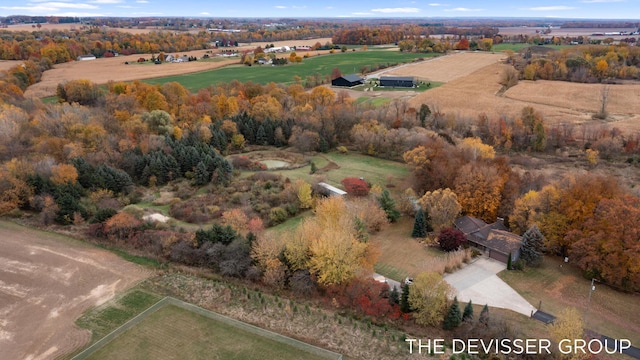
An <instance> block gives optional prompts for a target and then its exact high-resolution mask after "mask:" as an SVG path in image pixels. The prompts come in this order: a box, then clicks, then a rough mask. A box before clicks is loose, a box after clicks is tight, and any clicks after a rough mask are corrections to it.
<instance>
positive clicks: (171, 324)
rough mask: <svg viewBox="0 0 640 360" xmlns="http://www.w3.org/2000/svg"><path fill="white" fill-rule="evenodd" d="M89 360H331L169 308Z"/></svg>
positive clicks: (94, 354)
mask: <svg viewBox="0 0 640 360" xmlns="http://www.w3.org/2000/svg"><path fill="white" fill-rule="evenodd" d="M89 359H94V360H101V359H135V360H144V359H153V360H155V359H220V360H234V359H238V360H252V359H283V360H289V359H292V360H293V359H300V360H302V359H309V360H316V359H317V360H321V359H327V358H326V357H322V356H320V355H317V354H312V353H308V352H305V351H303V350H301V349H297V348H295V347H293V346H291V345H288V344H285V343H282V342H278V341H275V340H272V339H268V338H265V337H261V336H258V335H256V334H253V333H250V332H248V331H245V330H243V329H240V328H237V327H235V326H232V325H229V324H226V323H224V322H221V321H217V320H214V319H211V318H208V317H206V316H203V315H199V314H196V313H194V312H192V311H189V310H186V309H183V308H181V307H178V306H175V305H167V306H164V307H162V308H161V309H159V310H157V311H156V312H154V313H152V314H151V315H149V316H148V317H147V318H146V319H144V320H143V321H142V322H140V323H139V324H137V325H136V326H135V327H133V328H131V329H129V330H127V331H125V332H124V333H122V334H120V336H118V337H117V338H115V339H114V340H112V341H111V342H109V343H108V344H106V345H105V346H104V347H102V348H101V349H100V350H98V351H96V352H95V353H93V354H92V355H91V356H90V357H89Z"/></svg>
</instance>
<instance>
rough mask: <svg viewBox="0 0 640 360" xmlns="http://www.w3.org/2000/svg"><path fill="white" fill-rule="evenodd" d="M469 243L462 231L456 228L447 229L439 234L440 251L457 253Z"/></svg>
mask: <svg viewBox="0 0 640 360" xmlns="http://www.w3.org/2000/svg"><path fill="white" fill-rule="evenodd" d="M466 242H467V238H466V237H465V236H464V234H463V233H462V231H460V230H458V229H454V228H445V229H442V230H440V233H439V234H438V244H439V245H440V249H442V250H443V251H446V252H450V251H455V250H458V249H459V248H460V246H462V245H464V244H465V243H466Z"/></svg>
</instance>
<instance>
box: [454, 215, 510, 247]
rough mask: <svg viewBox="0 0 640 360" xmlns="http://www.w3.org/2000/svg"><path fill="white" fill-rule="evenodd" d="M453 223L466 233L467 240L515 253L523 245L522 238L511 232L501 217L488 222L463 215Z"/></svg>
mask: <svg viewBox="0 0 640 360" xmlns="http://www.w3.org/2000/svg"><path fill="white" fill-rule="evenodd" d="M453 224H454V226H455V227H456V228H457V229H458V230H460V231H462V232H463V233H464V234H465V235H466V237H467V240H469V241H471V242H474V243H476V244H478V245H482V246H485V247H487V248H490V249H492V250H497V251H499V252H502V253H504V254H509V253H514V252H516V251H518V249H519V248H520V246H522V238H521V237H520V236H518V235H516V234H514V233H511V232H509V231H508V230H509V229H507V227H506V226H504V223H503V222H502V220H501V219H498V221H496V222H494V223H492V224H487V223H485V222H484V221H482V220H480V219H477V218H474V217H472V216H463V217H460V218H457V219H456V220H455V221H454V222H453Z"/></svg>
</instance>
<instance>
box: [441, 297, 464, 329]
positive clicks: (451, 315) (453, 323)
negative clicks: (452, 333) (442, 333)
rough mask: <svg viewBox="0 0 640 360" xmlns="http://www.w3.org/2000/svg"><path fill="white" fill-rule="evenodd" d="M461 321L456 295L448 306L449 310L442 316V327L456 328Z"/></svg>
mask: <svg viewBox="0 0 640 360" xmlns="http://www.w3.org/2000/svg"><path fill="white" fill-rule="evenodd" d="M461 322H462V314H461V313H460V306H459V305H458V297H457V296H456V297H455V298H453V304H451V306H450V307H449V312H447V315H446V316H445V317H444V324H443V328H444V329H445V330H452V329H455V328H457V327H458V326H459V325H460V323H461Z"/></svg>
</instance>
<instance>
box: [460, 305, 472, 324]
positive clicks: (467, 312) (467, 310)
mask: <svg viewBox="0 0 640 360" xmlns="http://www.w3.org/2000/svg"><path fill="white" fill-rule="evenodd" d="M472 320H473V304H471V300H469V302H468V303H467V306H465V307H464V312H463V313H462V321H472Z"/></svg>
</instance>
